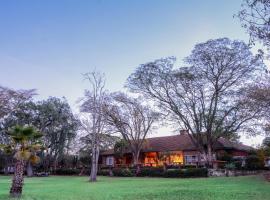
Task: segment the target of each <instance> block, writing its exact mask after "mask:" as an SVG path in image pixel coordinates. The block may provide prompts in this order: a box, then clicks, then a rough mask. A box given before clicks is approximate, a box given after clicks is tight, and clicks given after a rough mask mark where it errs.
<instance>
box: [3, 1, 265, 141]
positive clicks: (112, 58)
mask: <svg viewBox="0 0 270 200" xmlns="http://www.w3.org/2000/svg"><path fill="white" fill-rule="evenodd" d="M241 2H242V1H241V0H207V1H206V0H205V1H199V0H185V1H184V0H182V1H180V0H178V1H176V0H175V1H174V0H147V1H145V0H136V1H127V0H121V1H120V0H113V1H109V0H108V1H105V0H92V1H90V0H88V1H87V0H46V1H42V0H32V1H31V0H25V1H20V0H17V1H16V0H10V1H9V0H6V1H1V3H0V28H1V31H0V69H1V74H0V76H1V77H0V78H1V82H0V84H1V85H3V86H6V87H11V88H14V89H31V88H36V89H37V91H38V94H39V96H38V99H45V98H47V97H49V96H57V97H62V96H65V97H66V98H67V99H68V101H69V103H70V105H71V106H72V108H73V109H74V110H76V107H77V105H76V100H77V99H78V98H79V97H81V96H82V95H83V91H84V89H86V88H87V83H86V82H84V81H83V78H82V73H86V72H89V71H93V70H94V69H96V70H99V71H101V72H104V73H105V74H106V77H107V88H108V89H109V90H111V91H116V90H121V89H122V88H123V84H124V83H125V81H126V79H127V77H128V76H129V74H130V73H132V72H133V71H134V69H135V68H136V67H137V66H138V65H139V64H142V63H145V62H149V61H152V60H155V59H158V58H161V57H167V56H176V57H177V59H178V60H179V61H181V60H182V59H183V58H184V57H186V56H188V55H189V54H190V52H191V50H192V48H193V47H194V45H195V44H196V43H199V42H205V41H206V40H208V39H216V38H219V37H228V38H231V39H241V40H244V41H248V34H246V33H245V30H244V29H242V28H241V25H240V23H239V20H238V19H236V18H233V15H234V14H236V13H237V12H238V11H239V10H240V4H241ZM161 132H162V134H163V135H169V134H170V133H164V131H159V133H160V134H161ZM242 141H244V142H246V143H248V144H255V143H259V142H260V141H261V137H258V138H256V139H254V138H252V139H248V140H247V139H244V138H243V139H242Z"/></svg>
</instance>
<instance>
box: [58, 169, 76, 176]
mask: <svg viewBox="0 0 270 200" xmlns="http://www.w3.org/2000/svg"><path fill="white" fill-rule="evenodd" d="M54 174H55V175H66V176H70V175H79V174H80V170H79V169H71V168H59V169H56V170H55V171H54Z"/></svg>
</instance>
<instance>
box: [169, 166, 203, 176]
mask: <svg viewBox="0 0 270 200" xmlns="http://www.w3.org/2000/svg"><path fill="white" fill-rule="evenodd" d="M207 176H208V170H207V169H206V168H189V169H168V170H167V171H166V172H165V173H164V177H166V178H195V177H207Z"/></svg>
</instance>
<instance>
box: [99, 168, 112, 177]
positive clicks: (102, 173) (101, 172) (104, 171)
mask: <svg viewBox="0 0 270 200" xmlns="http://www.w3.org/2000/svg"><path fill="white" fill-rule="evenodd" d="M98 175H99V176H110V170H109V169H101V170H98Z"/></svg>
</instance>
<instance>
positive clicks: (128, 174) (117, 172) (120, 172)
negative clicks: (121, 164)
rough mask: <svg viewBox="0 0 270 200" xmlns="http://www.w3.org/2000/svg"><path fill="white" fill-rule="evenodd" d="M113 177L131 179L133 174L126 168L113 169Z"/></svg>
mask: <svg viewBox="0 0 270 200" xmlns="http://www.w3.org/2000/svg"><path fill="white" fill-rule="evenodd" d="M112 172H113V175H114V176H121V177H131V176H134V173H132V171H131V170H130V169H128V168H115V169H113V170H112Z"/></svg>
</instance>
